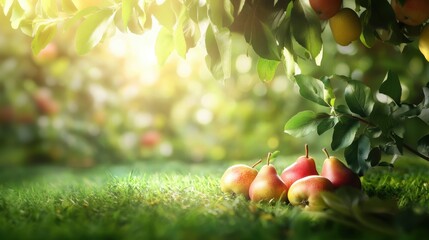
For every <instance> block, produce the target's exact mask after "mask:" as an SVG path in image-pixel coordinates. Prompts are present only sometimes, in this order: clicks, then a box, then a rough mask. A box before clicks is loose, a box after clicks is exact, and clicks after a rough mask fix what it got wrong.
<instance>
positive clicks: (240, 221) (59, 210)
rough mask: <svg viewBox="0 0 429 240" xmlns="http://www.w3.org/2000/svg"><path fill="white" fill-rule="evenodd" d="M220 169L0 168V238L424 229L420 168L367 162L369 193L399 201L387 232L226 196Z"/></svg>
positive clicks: (428, 175)
mask: <svg viewBox="0 0 429 240" xmlns="http://www.w3.org/2000/svg"><path fill="white" fill-rule="evenodd" d="M226 167H227V165H223V164H222V165H219V164H218V165H215V164H204V165H203V164H201V165H186V164H180V163H177V162H170V163H165V162H163V163H156V162H148V163H141V164H136V165H133V166H99V167H96V168H93V169H84V170H82V169H81V170H73V169H68V168H61V167H38V168H15V169H1V170H0V239H419V238H421V235H423V234H425V235H427V234H428V233H429V230H427V229H426V226H427V224H426V223H425V222H427V220H428V219H429V217H428V213H429V196H428V195H429V191H428V184H429V168H428V167H427V166H426V165H418V166H412V167H399V168H398V169H395V170H388V169H374V170H373V171H371V172H369V173H368V175H366V176H365V177H364V178H363V185H364V188H365V190H366V192H367V193H368V194H369V195H371V196H377V197H380V198H382V199H385V198H394V199H396V200H397V201H398V203H399V206H400V208H401V211H400V213H399V214H398V217H397V222H398V223H400V224H402V225H403V226H404V227H403V228H401V229H400V232H399V233H398V234H397V235H395V236H389V235H385V234H382V233H378V232H374V231H371V230H368V229H359V228H353V227H350V226H345V225H342V224H339V223H337V222H335V221H331V220H328V219H325V218H323V217H315V216H313V215H311V214H306V213H304V212H302V211H300V210H299V209H297V208H294V207H291V206H289V205H287V204H285V203H275V204H255V203H250V202H248V201H247V200H245V199H243V198H234V197H231V196H227V195H224V194H222V193H221V192H220V190H219V183H218V181H219V178H220V176H221V175H222V173H223V171H224V169H225V168H226ZM415 209H417V210H418V211H417V210H415ZM419 212H420V214H419ZM410 218H411V219H413V221H410ZM407 224H408V225H410V226H408V225H407Z"/></svg>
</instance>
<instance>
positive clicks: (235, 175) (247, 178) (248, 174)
mask: <svg viewBox="0 0 429 240" xmlns="http://www.w3.org/2000/svg"><path fill="white" fill-rule="evenodd" d="M261 162H262V160H259V161H257V162H256V163H255V164H253V165H252V166H248V165H245V164H236V165H233V166H231V167H229V168H227V169H226V170H225V172H224V173H223V175H222V178H221V179H220V188H221V191H222V192H224V193H230V194H234V195H243V196H244V197H245V198H247V199H249V187H250V184H251V183H252V182H253V179H255V177H256V175H258V170H256V169H255V167H256V165H258V164H259V163H261Z"/></svg>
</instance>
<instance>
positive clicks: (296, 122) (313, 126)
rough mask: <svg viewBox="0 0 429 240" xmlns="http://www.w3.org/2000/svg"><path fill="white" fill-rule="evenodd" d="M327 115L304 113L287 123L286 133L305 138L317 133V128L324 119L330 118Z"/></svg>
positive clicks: (298, 114)
mask: <svg viewBox="0 0 429 240" xmlns="http://www.w3.org/2000/svg"><path fill="white" fill-rule="evenodd" d="M329 117H330V115H328V114H325V113H319V114H317V113H315V112H313V111H302V112H299V113H297V114H296V115H295V116H293V117H292V118H290V119H289V121H287V122H286V124H285V127H284V132H285V133H288V134H290V135H292V136H295V137H303V136H306V135H308V134H310V133H312V132H316V131H317V126H318V125H319V123H320V121H322V120H323V119H326V118H329Z"/></svg>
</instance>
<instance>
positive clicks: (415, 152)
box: [345, 114, 429, 161]
mask: <svg viewBox="0 0 429 240" xmlns="http://www.w3.org/2000/svg"><path fill="white" fill-rule="evenodd" d="M345 116H347V117H351V118H353V119H356V120H358V121H359V122H361V123H364V124H366V125H368V126H371V127H376V126H377V125H375V124H373V123H371V122H369V121H367V120H366V119H363V118H360V117H358V116H355V115H351V114H345ZM402 145H403V146H404V148H405V149H407V150H408V151H410V152H411V153H413V154H415V155H417V156H419V157H421V158H423V159H424V160H426V161H429V156H426V155H424V154H421V153H420V152H419V151H417V150H416V149H414V148H412V147H411V146H410V145H408V144H407V143H402Z"/></svg>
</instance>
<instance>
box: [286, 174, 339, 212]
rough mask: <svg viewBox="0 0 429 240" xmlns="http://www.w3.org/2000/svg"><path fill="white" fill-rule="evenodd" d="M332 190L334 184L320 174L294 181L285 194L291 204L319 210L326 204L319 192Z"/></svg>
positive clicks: (324, 207)
mask: <svg viewBox="0 0 429 240" xmlns="http://www.w3.org/2000/svg"><path fill="white" fill-rule="evenodd" d="M333 190H334V185H332V183H331V181H329V179H327V178H325V177H322V176H307V177H305V178H301V179H299V180H298V181H296V182H294V183H293V184H292V186H290V188H289V192H288V194H287V195H288V199H289V202H290V203H291V204H292V205H293V206H299V207H302V208H303V209H305V210H310V211H321V210H324V209H326V208H327V206H326V204H325V202H324V201H323V199H322V197H321V195H320V193H321V192H324V191H333Z"/></svg>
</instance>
